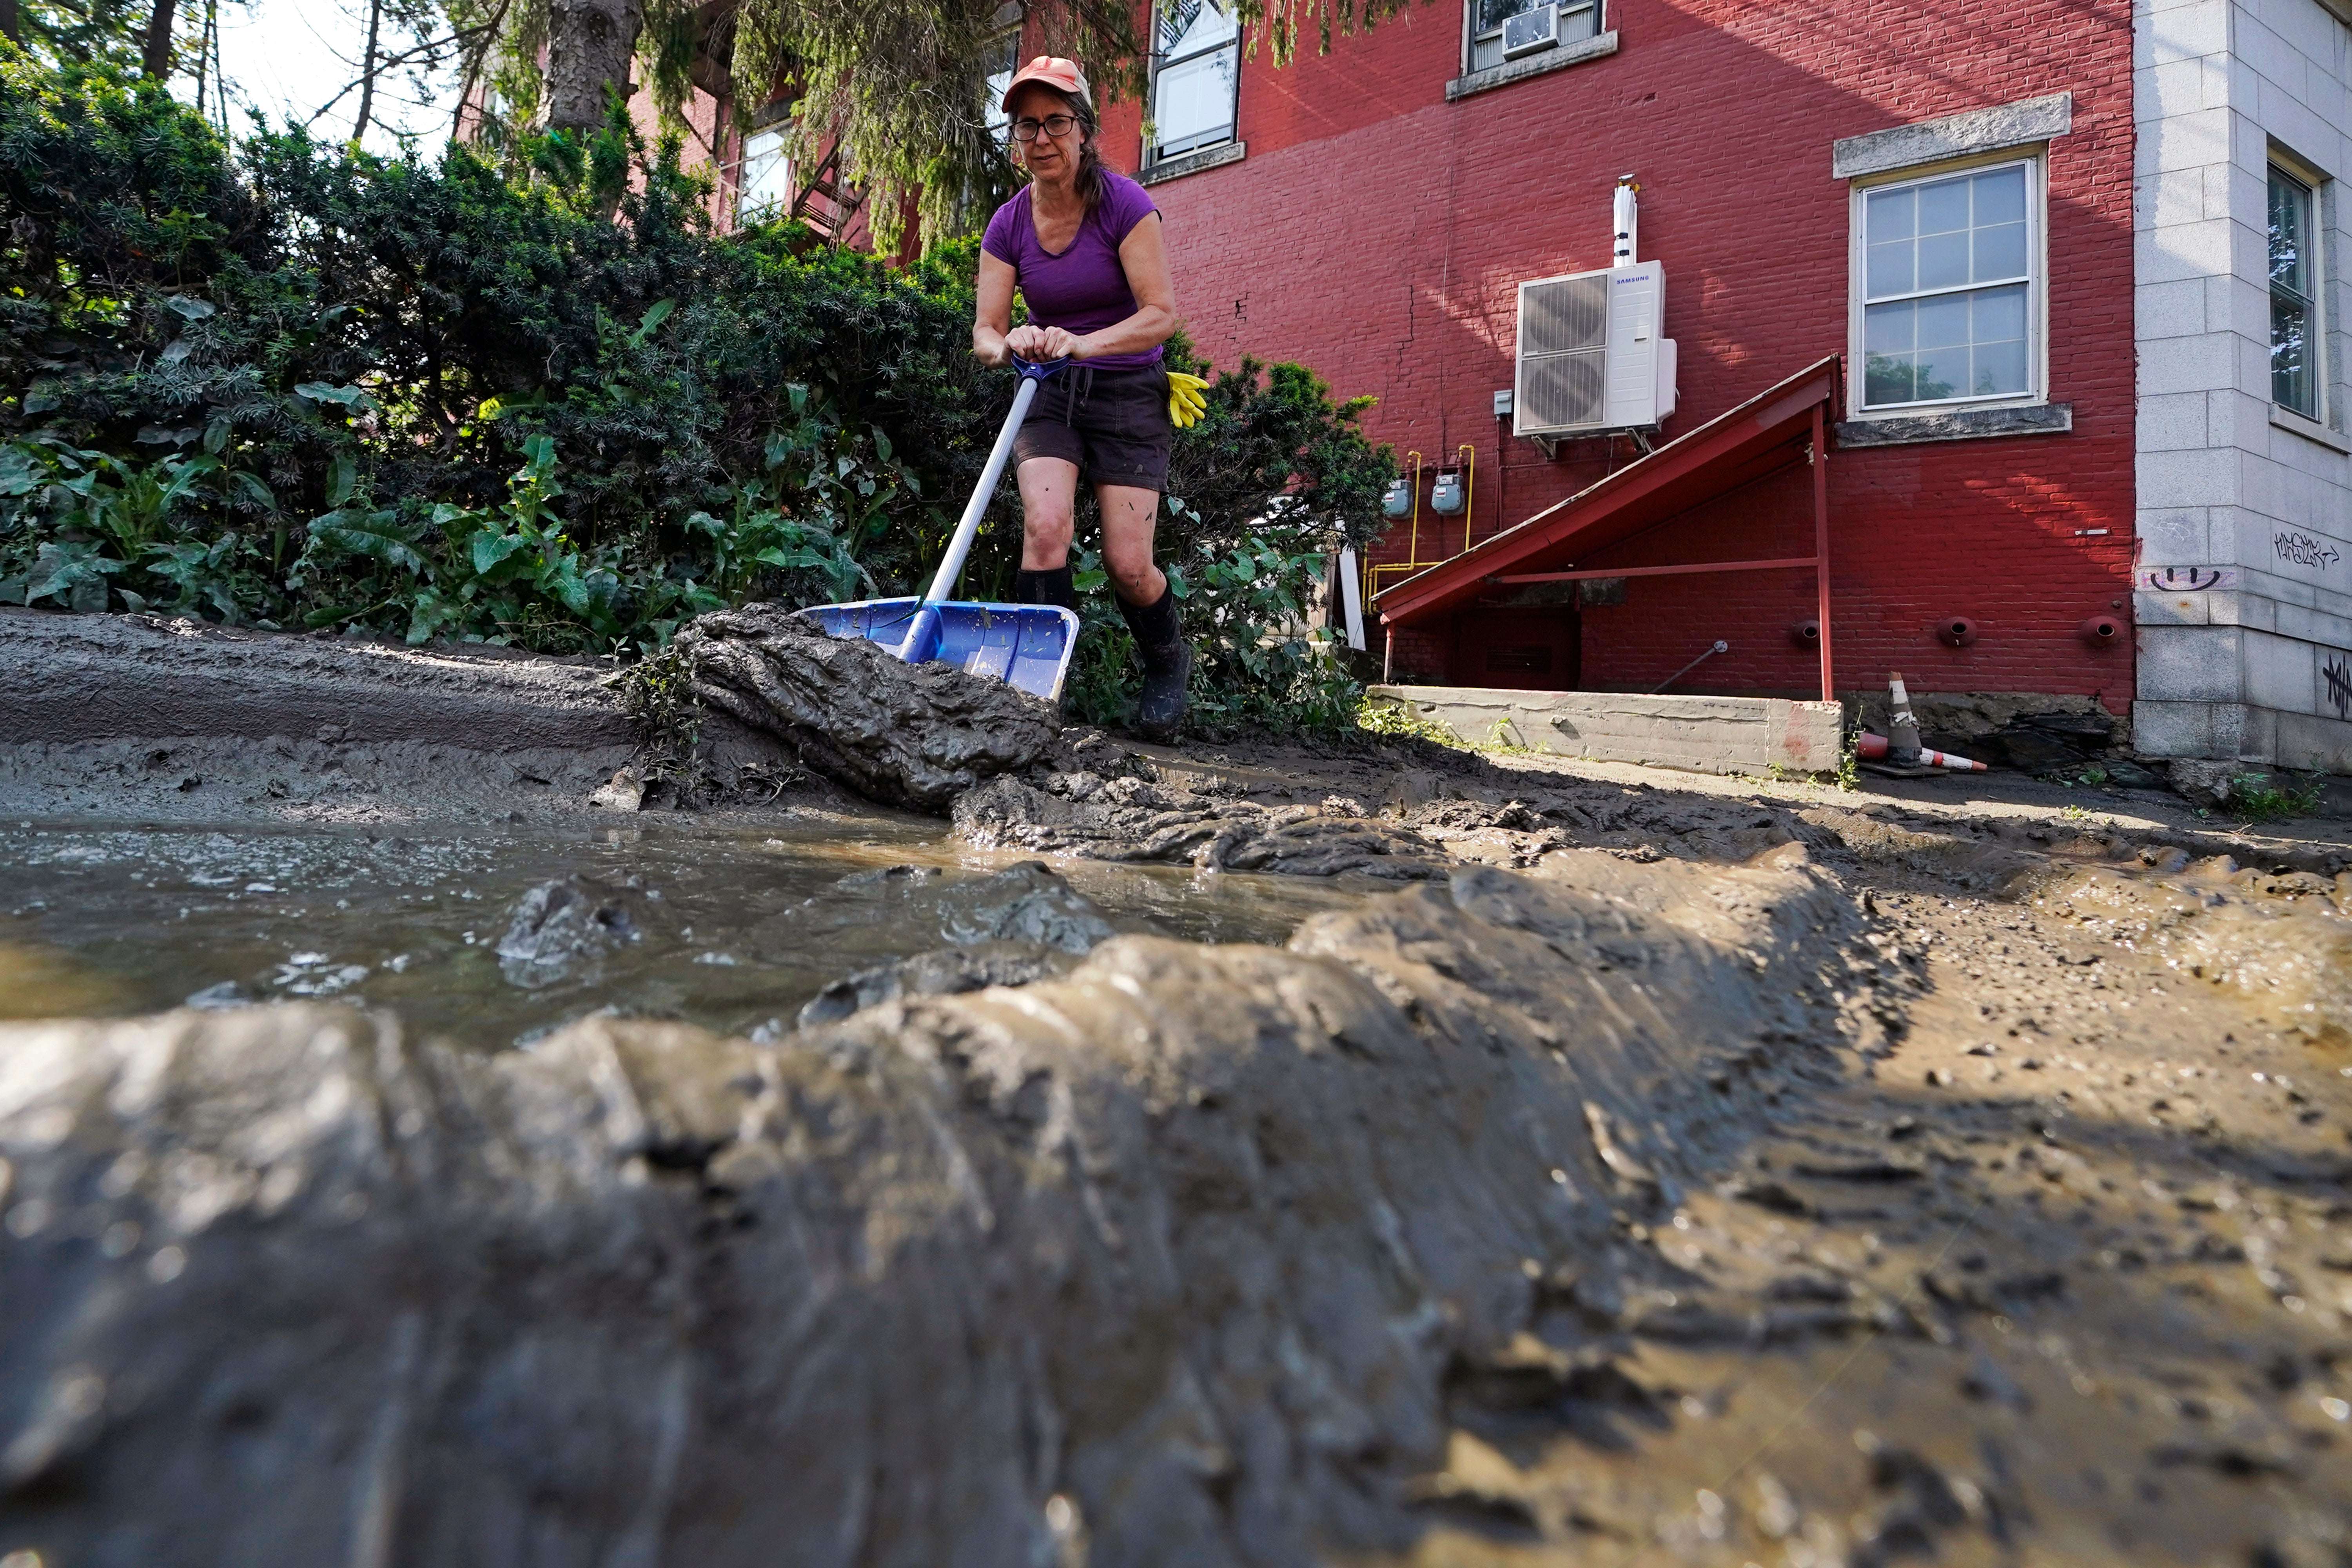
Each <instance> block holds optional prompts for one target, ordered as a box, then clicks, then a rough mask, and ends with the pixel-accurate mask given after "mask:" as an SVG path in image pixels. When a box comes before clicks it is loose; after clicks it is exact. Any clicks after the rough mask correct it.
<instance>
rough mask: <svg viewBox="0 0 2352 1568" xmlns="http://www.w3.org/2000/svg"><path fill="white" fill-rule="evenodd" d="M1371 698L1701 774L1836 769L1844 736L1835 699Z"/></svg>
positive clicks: (1437, 717)
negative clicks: (1794, 700)
mask: <svg viewBox="0 0 2352 1568" xmlns="http://www.w3.org/2000/svg"><path fill="white" fill-rule="evenodd" d="M1368 695H1369V696H1370V698H1371V699H1372V700H1374V701H1376V702H1384V703H1391V704H1393V705H1395V706H1397V707H1400V708H1402V709H1404V710H1407V711H1408V712H1410V713H1412V715H1414V716H1415V717H1416V718H1420V719H1423V720H1426V721H1431V722H1434V723H1439V724H1443V725H1444V726H1445V727H1446V728H1447V729H1449V730H1451V731H1454V733H1455V734H1457V735H1459V736H1461V737H1462V739H1463V740H1465V741H1466V742H1471V743H1472V744H1475V745H1486V744H1491V743H1495V742H1502V743H1504V744H1507V745H1517V746H1526V747H1529V748H1532V749H1534V750H1537V751H1544V752H1559V754H1560V755H1562V756H1567V757H1583V758H1587V759H1590V760H1591V761H1594V762H1607V763H1648V764H1650V765H1652V766H1654V767H1667V768H1686V769H1689V770H1691V771H1693V772H1696V773H1769V772H1771V771H1772V769H1773V768H1775V767H1779V768H1780V769H1782V770H1783V771H1785V772H1789V773H1834V772H1835V771H1836V770H1837V766H1838V761H1839V752H1840V748H1841V742H1842V740H1843V735H1842V728H1843V725H1842V710H1841V709H1840V708H1839V706H1838V704H1836V703H1834V702H1791V701H1788V700H1783V699H1780V698H1777V697H1674V696H1664V697H1644V696H1639V695H1636V694H1633V693H1629V692H1622V691H1507V690H1503V689H1498V688H1495V687H1486V686H1375V687H1372V688H1370V689H1369V692H1368ZM1498 726H1499V727H1500V728H1499V731H1498V728H1497V727H1498Z"/></svg>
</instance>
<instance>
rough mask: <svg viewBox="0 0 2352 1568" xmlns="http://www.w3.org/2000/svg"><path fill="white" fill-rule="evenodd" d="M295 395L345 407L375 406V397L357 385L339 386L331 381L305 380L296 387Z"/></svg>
mask: <svg viewBox="0 0 2352 1568" xmlns="http://www.w3.org/2000/svg"><path fill="white" fill-rule="evenodd" d="M294 395H295V396H297V397H302V398H308V399H309V400H310V402H312V403H335V404H340V405H342V406H343V407H345V408H373V407H374V406H375V399H374V398H373V397H370V396H369V395H367V394H366V393H365V392H363V391H362V390H361V389H360V388H358V387H356V386H337V385H335V384H333V383H331V382H325V381H305V382H301V383H299V384H297V385H296V386H295V388H294Z"/></svg>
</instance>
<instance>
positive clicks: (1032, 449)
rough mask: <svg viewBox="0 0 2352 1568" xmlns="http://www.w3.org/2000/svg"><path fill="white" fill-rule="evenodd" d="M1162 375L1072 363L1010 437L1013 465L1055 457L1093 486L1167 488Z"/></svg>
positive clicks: (1169, 428) (1170, 439) (1142, 368)
mask: <svg viewBox="0 0 2352 1568" xmlns="http://www.w3.org/2000/svg"><path fill="white" fill-rule="evenodd" d="M1175 441H1176V427H1175V426H1173V425H1171V424H1170V423H1169V420H1168V376H1167V373H1165V372H1164V371H1162V370H1161V369H1160V367H1159V366H1158V365H1156V364H1145V365H1129V366H1126V367H1122V368H1117V369H1112V368H1107V367H1097V366H1093V365H1084V364H1074V365H1072V366H1070V367H1069V368H1068V369H1066V370H1065V371H1063V372H1062V373H1061V374H1058V375H1055V376H1051V377H1048V378H1047V379H1046V381H1045V384H1043V385H1041V386H1039V387H1038V388H1037V400H1036V401H1035V402H1034V403H1033V404H1031V405H1029V416H1028V417H1027V418H1026V419H1024V420H1023V421H1022V422H1021V433H1020V434H1019V435H1017V436H1015V437H1013V462H1014V463H1015V464H1016V465H1017V464H1021V463H1025V462H1027V461H1028V460H1029V459H1030V458H1061V459H1062V460H1063V461H1064V462H1066V463H1076V465H1077V468H1078V477H1079V478H1080V479H1086V480H1087V481H1088V482H1090V483H1093V484H1097V485H1132V486H1134V487H1135V488H1136V489H1144V490H1164V489H1167V488H1168V452H1169V448H1170V447H1172V446H1173V445H1174V444H1175Z"/></svg>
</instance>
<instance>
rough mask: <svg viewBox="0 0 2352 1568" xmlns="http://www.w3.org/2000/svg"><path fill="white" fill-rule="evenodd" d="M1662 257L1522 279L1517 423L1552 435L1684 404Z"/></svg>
mask: <svg viewBox="0 0 2352 1568" xmlns="http://www.w3.org/2000/svg"><path fill="white" fill-rule="evenodd" d="M1665 314H1666V274H1665V268H1663V267H1662V266H1660V265H1659V264H1658V263H1657V262H1654V261H1641V262H1636V263H1634V264H1633V266H1630V267H1612V268H1606V269H1604V270H1602V271H1599V272H1577V273H1571V274H1570V275H1569V276H1568V277H1565V278H1539V279H1536V280H1534V281H1533V282H1528V283H1522V284H1520V285H1519V349H1518V373H1517V375H1516V376H1515V377H1514V378H1513V384H1512V397H1511V433H1512V434H1513V435H1515V436H1535V437H1546V438H1549V437H1558V436H1591V435H1599V434H1601V433H1602V432H1604V431H1610V430H1641V429H1647V428H1649V427H1651V426H1655V425H1656V424H1657V423H1658V422H1659V421H1660V420H1662V419H1664V417H1665V416H1667V415H1669V414H1672V413H1673V412H1674V411H1675V344H1674V340H1673V339H1671V338H1667V337H1664V336H1661V335H1660V332H1659V327H1660V325H1661V324H1662V323H1663V322H1664V321H1665Z"/></svg>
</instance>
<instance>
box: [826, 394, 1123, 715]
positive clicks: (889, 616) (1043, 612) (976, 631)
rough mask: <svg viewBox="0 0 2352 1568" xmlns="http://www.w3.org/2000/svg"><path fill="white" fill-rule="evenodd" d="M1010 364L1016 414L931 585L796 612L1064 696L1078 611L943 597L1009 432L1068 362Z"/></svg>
mask: <svg viewBox="0 0 2352 1568" xmlns="http://www.w3.org/2000/svg"><path fill="white" fill-rule="evenodd" d="M1067 363H1069V361H1067V360H1055V361H1053V362H1052V363H1046V364H1033V363H1030V362H1029V361H1027V360H1024V359H1022V358H1020V357H1019V356H1018V355H1015V356H1014V357H1013V365H1014V366H1015V368H1017V369H1018V370H1019V371H1020V372H1021V385H1020V387H1019V388H1018V389H1017V390H1016V391H1014V393H1013V412H1012V413H1010V414H1008V415H1006V416H1005V418H1004V428H1003V429H1002V430H1000V431H998V432H997V436H996V445H995V446H994V447H992V448H990V450H989V454H988V462H987V464H986V465H985V466H984V467H983V468H982V469H981V470H980V483H979V484H978V485H977V486H975V487H973V489H972V492H971V500H970V501H968V502H966V503H965V505H964V509H963V520H962V521H960V522H958V523H957V524H956V531H955V534H954V536H953V537H952V538H950V540H949V541H948V552H947V555H946V557H945V559H943V560H941V561H940V569H939V573H938V574H937V575H936V576H934V577H932V579H931V585H930V587H929V590H928V591H926V592H925V593H924V594H923V595H922V596H921V597H919V598H913V599H862V600H859V601H858V602H857V603H856V604H849V605H816V606H814V608H811V609H806V610H803V611H802V612H801V614H802V615H803V616H807V617H808V618H809V619H811V620H813V621H814V622H816V623H817V625H819V626H823V627H824V631H825V634H826V635H827V636H828V637H864V638H865V639H866V641H867V642H877V643H880V644H881V645H882V646H883V647H887V648H888V649H889V650H890V651H891V652H892V653H894V654H896V655H898V657H899V658H902V659H904V660H905V661H906V662H907V663H908V664H929V663H930V662H932V661H933V660H935V659H936V660H940V661H942V662H944V663H948V664H952V665H955V666H956V667H958V668H961V669H962V670H964V671H965V672H966V673H968V674H971V675H977V676H982V677H984V678H986V679H991V680H1002V681H1003V682H1004V683H1005V684H1006V685H1008V686H1011V687H1013V689H1016V690H1020V691H1025V692H1027V693H1029V694H1030V695H1031V696H1032V697H1042V698H1044V699H1045V700H1046V701H1048V702H1053V701H1056V700H1059V699H1060V697H1061V695H1062V678H1063V677H1064V676H1066V675H1067V674H1068V673H1069V669H1070V655H1071V653H1072V652H1073V651H1074V650H1075V649H1076V647H1077V641H1078V617H1077V616H1076V615H1074V614H1072V613H1071V612H1070V611H1068V610H1066V609H1063V608H1062V607H1061V606H1060V605H984V604H979V603H975V602H973V601H971V600H964V599H951V598H950V597H949V596H948V595H950V594H952V593H954V592H955V586H956V580H957V579H958V578H960V577H961V576H962V575H963V563H964V557H966V556H967V555H970V554H971V542H972V538H973V536H974V535H976V534H978V533H979V531H980V520H981V515H982V513H984V512H985V511H987V510H988V501H989V498H990V497H991V496H992V495H994V494H995V493H996V481H997V480H998V479H1002V478H1003V475H1004V465H1005V463H1006V461H1007V460H1008V459H1010V458H1011V457H1012V456H1013V437H1015V436H1016V435H1018V434H1020V431H1021V421H1022V420H1023V419H1024V417H1026V416H1027V415H1028V413H1029V405H1031V404H1032V403H1034V402H1035V401H1036V399H1037V388H1038V386H1039V385H1040V384H1042V383H1043V382H1044V381H1045V378H1046V377H1047V376H1050V375H1052V374H1055V372H1056V371H1059V370H1060V369H1061V368H1062V367H1063V366H1064V365H1066V364H1067Z"/></svg>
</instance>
